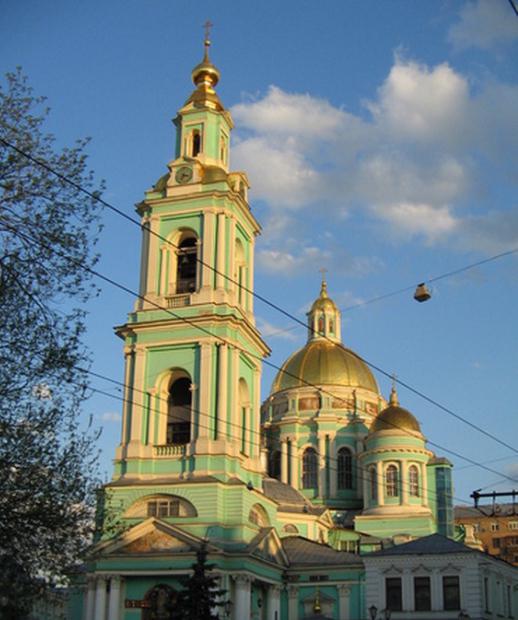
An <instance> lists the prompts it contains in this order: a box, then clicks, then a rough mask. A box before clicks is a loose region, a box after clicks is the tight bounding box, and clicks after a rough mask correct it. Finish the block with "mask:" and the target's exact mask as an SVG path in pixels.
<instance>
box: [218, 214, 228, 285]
mask: <svg viewBox="0 0 518 620" xmlns="http://www.w3.org/2000/svg"><path fill="white" fill-rule="evenodd" d="M225 226H226V218H225V213H224V211H221V213H218V244H217V249H216V252H217V254H216V270H217V271H216V288H220V289H223V288H225V255H226V251H225V250H226V247H225Z"/></svg>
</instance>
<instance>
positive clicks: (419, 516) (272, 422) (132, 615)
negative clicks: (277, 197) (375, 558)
mask: <svg viewBox="0 0 518 620" xmlns="http://www.w3.org/2000/svg"><path fill="white" fill-rule="evenodd" d="M218 80H219V72H218V70H217V69H216V68H215V67H214V66H213V65H212V64H211V63H210V61H209V59H208V56H207V54H206V55H205V58H204V60H203V62H202V63H200V65H198V66H197V67H196V68H195V69H194V71H193V81H194V84H195V86H196V88H195V90H194V92H193V93H192V94H191V96H190V97H189V99H188V100H187V102H186V103H185V105H184V106H183V107H182V108H181V109H180V110H179V112H178V115H177V117H176V119H175V126H176V132H177V138H176V147H175V149H176V150H175V155H174V159H173V160H172V161H171V162H169V164H168V172H167V173H166V174H165V175H164V176H162V177H161V178H160V179H159V180H158V181H157V183H156V184H155V185H154V187H153V188H152V189H150V190H149V191H147V192H146V194H145V198H144V200H143V202H141V203H140V204H139V205H138V207H137V210H138V212H139V214H140V216H141V217H142V228H143V237H142V260H141V275H140V297H139V298H138V299H137V300H136V303H135V307H134V308H133V310H132V312H130V314H129V315H128V318H127V321H126V323H125V324H123V325H121V326H119V327H117V334H118V336H119V337H120V338H121V339H122V341H123V346H124V348H123V351H124V360H125V371H124V372H125V376H124V383H125V399H124V409H123V420H122V429H121V443H120V445H119V446H118V447H117V449H116V453H115V460H114V475H113V478H112V480H111V482H109V483H108V484H106V485H105V487H104V494H103V510H102V511H101V514H102V518H103V519H104V524H105V528H104V532H105V534H104V535H103V537H102V538H101V540H99V541H98V543H97V545H96V548H95V553H94V554H92V557H91V559H90V561H89V563H88V566H87V569H88V570H87V574H86V579H85V582H84V584H83V597H82V598H83V603H82V605H83V618H84V620H94V619H95V620H137V619H143V620H146V619H150V618H152V617H161V618H162V617H164V618H165V617H170V618H176V616H175V614H174V609H173V611H172V612H171V614H170V615H169V616H165V615H162V616H160V615H157V614H159V613H162V614H164V613H165V612H164V611H163V609H160V608H159V606H160V605H161V604H162V603H160V600H162V601H163V600H166V599H167V600H169V599H170V600H173V598H171V597H174V593H175V592H178V590H179V589H180V588H181V577H183V576H185V575H186V574H188V573H189V571H190V567H191V565H192V563H193V562H194V560H195V555H196V550H197V549H198V548H199V547H200V545H201V544H202V541H204V540H206V541H208V550H209V560H210V562H211V563H213V564H214V565H215V572H216V573H217V575H218V576H219V578H220V583H221V586H222V588H223V589H225V590H226V594H225V595H224V601H228V602H229V603H231V605H230V612H229V615H227V616H226V617H229V618H231V619H232V620H249V619H252V618H253V619H257V620H295V619H298V618H306V617H307V618H309V617H312V616H314V615H315V614H318V613H320V614H321V617H327V618H336V619H340V620H351V619H360V618H366V617H367V610H366V608H365V604H364V600H365V597H364V582H365V570H364V566H363V562H362V558H361V553H364V552H369V551H373V550H376V549H378V548H379V547H380V545H381V543H382V539H387V540H392V539H394V538H395V537H396V538H397V536H398V535H399V536H409V537H415V536H422V535H425V534H430V533H433V532H436V531H438V530H439V529H440V528H443V530H444V531H447V530H448V528H449V527H450V525H451V523H450V521H451V518H450V516H451V515H450V513H449V512H448V510H449V507H451V482H450V486H448V480H449V478H448V476H449V469H450V465H449V463H448V462H447V461H445V460H444V459H443V460H441V459H435V457H434V455H433V454H432V453H431V452H430V451H429V450H428V449H427V448H426V446H425V440H424V437H423V436H422V434H421V433H420V430H419V428H418V425H417V430H415V429H414V430H412V429H408V428H406V427H405V428H399V425H398V424H397V423H396V424H395V426H394V428H392V429H391V428H390V426H389V427H388V428H380V429H378V430H375V428H374V427H375V425H376V424H377V420H378V418H379V419H381V418H382V417H383V416H384V415H385V412H386V411H388V410H389V409H390V405H389V407H388V408H387V403H386V401H385V400H384V399H383V397H382V396H381V394H380V393H379V389H378V386H377V383H376V380H375V379H374V377H373V376H372V374H371V373H370V370H369V369H368V368H367V367H366V365H365V364H363V362H359V361H358V359H359V358H357V356H356V354H354V353H353V352H351V351H349V350H347V349H344V347H343V345H342V344H341V323H340V313H339V310H338V309H337V307H336V306H335V305H334V303H333V302H332V300H330V299H329V297H328V296H327V288H326V285H325V283H323V286H322V291H321V295H320V297H319V298H318V299H317V300H316V301H315V304H314V305H313V308H312V310H311V311H310V313H309V314H308V345H307V350H304V351H302V353H300V352H299V353H300V355H301V356H302V357H303V358H304V359H302V358H300V359H299V357H300V356H299V357H297V356H298V355H299V353H296V354H294V356H292V357H291V358H290V359H289V360H288V361H287V362H286V364H285V367H286V368H285V370H284V375H285V376H283V372H282V371H281V373H280V375H279V377H278V378H277V379H276V382H275V383H274V387H273V388H272V393H271V395H270V396H269V398H268V399H267V400H266V401H265V402H264V404H263V405H262V406H261V394H260V378H261V368H262V359H263V358H264V357H265V356H267V355H268V354H269V349H268V346H267V345H266V343H265V342H264V341H263V339H262V337H261V335H260V334H259V332H258V330H257V329H256V326H255V318H254V304H253V301H254V298H253V286H254V247H255V238H256V237H257V235H258V234H260V226H259V224H258V222H257V221H256V220H255V217H254V215H253V213H252V211H251V209H250V206H249V204H248V202H247V192H248V180H247V177H246V174H245V173H243V172H231V171H230V170H229V143H230V132H231V130H232V127H233V123H232V119H231V117H230V114H229V112H228V111H227V110H225V109H224V107H223V106H222V104H221V102H220V100H219V98H218V96H217V94H216V91H215V86H216V84H217V82H218ZM315 360H316V361H315ZM297 364H298V365H297ZM303 368H304V369H303ZM290 369H291V370H290ZM303 372H304V373H314V374H313V375H311V374H309V375H308V376H307V377H306V378H305V379H301V382H299V383H297V377H299V375H300V374H301V373H303ZM308 377H309V379H308ZM290 382H291V383H290ZM391 404H392V405H393V404H394V403H393V402H392V401H391ZM409 415H411V414H409ZM416 424H417V422H416ZM409 430H410V432H409ZM308 455H309V457H310V458H309V457H308ZM434 459H435V460H434ZM391 466H392V467H396V468H397V471H398V472H399V478H397V480H396V481H395V482H394V484H393V485H392V487H390V488H389V487H388V486H387V481H386V476H387V471H389V470H388V468H389V467H391ZM374 471H375V472H376V475H377V478H376V479H375V480H374V478H372V477H370V476H373V475H374V474H372V472H374ZM391 471H392V470H391ZM415 471H417V472H418V480H417V482H416V480H415V476H414V473H415ZM410 472H412V473H410ZM391 484H392V483H391ZM394 485H395V486H394ZM439 490H441V492H443V491H446V495H445V494H444V493H443V495H442V496H440V497H439V495H437V493H438V492H439ZM448 493H450V495H448ZM450 512H451V511H450ZM448 531H449V530H448ZM385 542H386V540H385ZM168 597H169V599H168ZM224 601H222V602H224ZM74 604H77V600H75V603H74ZM157 606H158V607H157ZM164 609H165V608H164ZM227 609H228V605H227ZM221 610H223V607H222V608H221ZM221 610H220V611H221ZM152 614H155V616H153V615H152ZM220 617H221V618H223V617H224V614H223V611H221V614H220Z"/></svg>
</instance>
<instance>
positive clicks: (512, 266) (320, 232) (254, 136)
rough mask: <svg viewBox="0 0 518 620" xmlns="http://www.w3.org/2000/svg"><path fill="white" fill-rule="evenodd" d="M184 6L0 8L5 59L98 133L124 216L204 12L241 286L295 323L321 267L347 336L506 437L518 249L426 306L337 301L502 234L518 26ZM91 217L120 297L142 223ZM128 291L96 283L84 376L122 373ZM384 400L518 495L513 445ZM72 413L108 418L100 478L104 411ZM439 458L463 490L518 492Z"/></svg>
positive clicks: (515, 146) (1, 61)
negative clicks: (231, 126) (248, 236)
mask: <svg viewBox="0 0 518 620" xmlns="http://www.w3.org/2000/svg"><path fill="white" fill-rule="evenodd" d="M195 6H196V10H195V11H194V10H193V9H192V5H189V4H187V3H180V2H175V1H167V2H166V1H162V0H151V1H148V2H144V1H140V2H137V1H135V0H124V1H119V0H112V1H110V2H101V1H98V0H90V2H78V1H76V0H72V1H71V0H67V1H65V0H54V1H53V2H51V3H43V2H38V1H36V0H25V1H23V2H12V1H7V0H0V14H1V15H2V19H1V22H0V69H1V70H2V73H5V72H6V71H8V70H11V69H13V68H14V67H15V66H16V65H21V66H22V67H23V68H24V70H25V72H26V73H27V74H28V76H29V78H30V81H31V83H32V85H33V86H34V89H35V91H36V92H37V93H39V94H45V95H47V96H48V98H49V105H50V107H51V109H52V113H51V117H50V121H49V130H51V131H52V132H54V133H55V135H56V137H57V140H58V142H59V143H60V144H68V143H70V142H72V141H73V140H74V139H75V138H77V137H82V136H91V137H92V142H91V145H90V147H89V153H90V161H91V166H92V168H93V169H94V170H95V171H96V173H97V174H98V176H99V177H100V178H101V177H102V178H104V179H106V182H107V192H106V194H105V197H106V199H107V200H109V201H110V202H112V203H113V204H115V205H116V206H117V207H119V208H121V209H123V210H125V211H126V212H127V213H129V214H132V213H133V205H134V204H135V203H136V202H137V201H139V200H140V199H141V198H142V196H143V192H144V190H145V189H147V188H148V187H150V186H151V185H152V183H153V182H154V181H155V180H156V179H158V178H159V177H160V176H161V175H162V174H163V172H164V171H165V165H166V163H167V162H168V161H169V160H170V159H171V157H172V154H173V144H174V135H173V127H172V124H171V119H172V118H173V117H174V115H175V112H176V110H177V109H178V108H179V107H180V106H181V105H182V104H183V102H184V101H185V99H186V98H187V96H188V95H189V93H190V92H191V90H192V84H191V82H190V72H191V69H192V68H193V67H194V65H195V64H197V63H198V62H199V60H200V59H201V55H202V40H203V30H202V27H201V25H202V24H203V22H204V21H205V20H206V19H208V18H209V19H210V20H211V21H212V22H213V23H214V28H213V34H212V40H213V45H212V48H211V56H212V60H213V61H214V63H215V64H216V65H217V66H218V68H219V69H220V70H221V73H222V79H221V82H220V84H219V85H218V93H219V95H220V97H221V99H222V101H223V102H224V103H225V105H226V106H227V107H228V108H230V109H231V111H232V114H233V117H234V121H235V124H236V129H235V131H234V136H233V147H232V153H231V167H232V168H234V169H244V170H246V171H247V172H248V174H249V177H250V180H251V184H252V190H251V194H250V198H251V205H252V209H253V210H254V213H255V214H256V216H257V217H258V219H259V220H260V222H261V223H262V225H263V236H262V238H261V240H260V241H259V242H258V245H257V257H256V268H257V273H256V290H257V291H258V292H259V293H261V294H262V295H263V296H266V297H268V298H269V299H271V300H272V301H274V302H276V303H278V304H280V305H281V306H282V307H283V308H285V309H286V310H288V311H289V312H291V313H294V314H296V315H297V316H298V317H300V318H304V312H305V309H306V308H307V306H308V304H309V303H310V302H311V301H312V299H313V298H314V297H315V296H316V295H317V293H318V288H319V278H320V274H319V272H318V270H319V269H320V268H321V267H325V268H327V269H328V280H329V289H330V293H331V295H332V296H333V297H334V299H335V300H336V301H337V302H338V303H339V305H340V307H342V308H343V309H344V313H343V330H342V333H343V340H344V343H345V344H346V345H347V346H349V347H351V348H353V349H354V350H355V351H357V352H358V353H359V354H360V355H362V356H363V357H364V358H365V359H366V360H368V361H369V362H372V363H374V364H376V365H377V366H379V367H380V368H382V369H384V370H385V371H386V372H388V373H396V374H397V375H398V377H400V379H401V380H402V381H404V382H405V383H407V384H409V385H411V386H413V387H414V388H415V389H417V390H419V391H421V392H423V393H424V394H426V395H427V396H428V397H430V398H432V399H434V400H436V401H438V402H439V403H441V404H443V405H444V406H446V407H448V408H450V409H451V410H453V411H454V412H455V413H457V414H459V415H461V416H463V417H465V418H467V419H469V420H470V421H472V422H473V423H474V424H476V425H479V426H480V427H482V428H484V429H486V430H488V431H489V432H491V433H492V434H494V435H496V436H497V437H500V438H502V439H503V440H504V441H507V442H508V443H510V444H512V445H513V446H514V445H516V449H517V450H518V441H516V439H515V438H516V437H517V436H518V405H517V401H516V397H515V394H514V389H515V386H516V385H517V383H518V365H517V361H518V356H517V353H516V351H517V349H518V346H517V345H518V329H517V325H516V318H515V317H516V310H515V308H516V306H517V303H518V291H517V281H518V263H517V258H516V256H511V257H508V258H504V259H502V260H499V261H495V262H492V263H489V264H487V265H485V266H482V267H479V268H477V269H474V270H471V271H468V272H465V273H463V274H461V275H458V276H455V277H451V278H446V279H444V280H440V281H438V282H437V283H435V284H434V286H433V298H432V300H431V301H430V302H428V303H426V304H417V303H415V302H414V301H413V300H412V296H411V294H410V293H405V294H399V295H395V296H393V297H390V298H387V299H385V300H382V301H378V302H375V303H369V304H366V305H360V306H359V307H356V308H351V309H350V310H347V308H348V307H349V306H355V305H357V304H362V303H363V302H365V301H369V300H371V299H373V298H376V297H378V296H380V295H383V294H385V293H389V292H392V291H395V290H399V289H401V288H405V287H408V286H413V285H415V284H417V283H418V282H420V281H422V280H426V279H429V278H432V277H434V276H437V275H440V274H443V273H445V272H449V271H451V270H454V269H456V268H457V267H461V266H463V265H466V264H469V263H472V262H476V261H478V260H481V259H483V258H485V257H487V256H491V255H492V254H496V253H498V252H502V251H505V250H508V249H511V248H516V247H518V211H517V206H518V205H517V198H516V190H517V186H518V165H517V162H518V115H517V114H516V111H517V110H518V62H517V59H518V17H516V16H514V14H513V13H512V10H511V7H510V6H509V3H508V2H507V0H474V1H470V2H462V1H460V0H459V1H448V0H442V1H441V0H436V1H435V2H425V1H424V0H423V1H420V2H411V1H409V0H408V1H402V0H392V1H391V2H381V1H377V2H375V1H373V0H365V1H362V2H360V1H355V2H352V1H350V2H343V1H331V0H329V1H327V2H321V3H314V2H305V1H301V0H298V1H283V2H273V1H263V2H260V3H259V2H254V3H252V2H234V1H227V2H218V3H216V2H206V1H205V2H203V1H202V2H198V3H196V5H195ZM104 222H105V230H104V233H103V236H102V239H101V242H100V251H101V253H102V259H101V263H100V270H101V271H102V272H103V273H106V274H107V275H109V276H110V277H112V278H114V279H116V280H118V281H120V282H121V283H123V284H125V285H126V286H128V287H131V288H136V286H137V282H138V268H139V253H140V247H139V245H140V239H139V234H138V230H137V228H136V227H133V226H132V225H131V224H128V223H127V222H125V221H123V220H122V219H120V218H118V217H117V216H115V215H113V214H110V213H105V215H104ZM132 304H133V299H131V298H130V297H129V296H128V295H125V294H123V293H121V292H117V291H115V290H113V289H110V288H108V287H103V292H102V294H101V296H100V297H99V298H98V299H97V300H95V302H92V303H91V304H90V307H89V310H90V317H89V331H88V343H89V345H90V347H91V348H92V351H93V358H94V364H93V369H94V370H96V371H98V372H100V373H103V374H106V375H108V376H111V377H113V378H115V379H119V380H122V376H123V372H122V347H121V342H120V341H119V340H118V339H117V338H116V337H115V336H114V335H113V331H112V327H113V326H114V325H117V324H121V323H123V322H124V320H125V316H126V313H127V312H128V311H130V310H131V308H132ZM256 314H257V320H258V325H259V327H260V328H262V330H263V333H264V335H265V337H266V339H267V341H268V343H269V344H270V346H271V348H272V355H271V358H270V360H271V361H272V362H273V363H274V364H278V365H280V364H282V362H283V361H284V359H285V358H286V357H287V356H288V355H289V354H290V353H291V352H292V351H293V350H294V349H295V348H297V347H299V346H301V345H302V344H303V342H304V340H305V332H304V330H303V329H302V328H294V324H293V323H292V322H290V320H289V319H287V318H286V317H283V316H282V315H279V314H276V313H275V312H273V311H272V310H271V309H269V308H267V307H264V306H263V305H261V304H260V303H259V302H256ZM279 330H281V331H279ZM273 372H274V371H272V370H270V369H267V368H266V369H265V373H264V380H263V393H264V395H265V396H266V395H267V393H268V390H269V387H270V384H271V381H272V379H273ZM377 378H378V381H379V384H380V387H381V389H382V391H383V392H384V394H385V395H388V391H389V383H390V382H389V380H388V379H387V378H386V377H384V376H383V375H379V374H377ZM94 385H95V387H98V388H100V389H104V390H107V391H109V392H110V393H113V394H114V395H115V396H120V394H119V393H118V392H117V390H115V389H113V386H109V385H107V384H103V383H102V382H101V381H98V380H96V381H95V382H94ZM400 400H401V403H402V405H403V406H405V407H407V408H408V409H410V410H411V411H413V412H414V414H415V415H416V416H417V417H418V418H419V420H420V421H421V424H422V428H423V431H424V433H425V434H426V435H427V437H428V438H429V439H430V440H432V441H433V442H435V443H437V444H440V445H441V446H444V448H449V449H451V450H454V451H456V452H459V453H461V454H463V455H466V456H468V457H469V458H471V459H474V460H476V461H480V462H484V463H486V462H490V461H494V460H495V459H500V460H497V461H495V462H492V463H489V466H490V467H492V468H494V469H495V470H497V471H498V472H501V473H502V474H506V475H516V478H517V482H516V484H515V485H514V486H516V487H518V453H516V452H513V451H511V450H508V449H505V448H503V447H502V446H501V445H499V444H498V443H496V442H494V441H492V440H490V439H489V438H488V437H486V436H483V435H481V434H480V433H478V432H476V431H474V430H473V429H470V428H469V427H467V426H466V425H464V424H463V423H462V422H460V421H458V420H455V419H453V418H452V417H451V416H449V415H447V414H446V413H444V412H443V411H441V410H440V409H438V408H437V407H435V406H433V405H431V404H430V403H428V402H426V401H425V400H423V399H421V398H419V397H418V396H416V395H415V394H412V393H411V392H409V391H407V390H405V389H403V388H401V389H400ZM87 413H93V414H94V416H95V418H96V420H97V422H98V424H99V425H102V426H103V433H102V435H101V438H100V440H99V443H100V447H101V449H102V454H103V456H102V467H103V470H105V471H106V472H109V471H110V468H111V465H110V459H111V458H112V456H113V451H114V447H115V444H116V443H117V442H118V438H119V425H120V402H118V401H117V400H112V399H109V398H107V397H100V396H99V395H95V396H93V397H92V399H91V400H90V401H89V402H87V403H85V415H86V414H87ZM437 452H438V453H440V454H445V455H448V454H447V452H446V451H444V450H441V449H437ZM450 458H451V460H452V461H453V462H454V464H455V467H456V473H455V486H456V496H457V497H459V498H467V497H468V496H469V493H471V491H473V490H474V489H477V488H480V487H486V486H488V489H489V490H492V489H493V488H496V489H503V488H511V487H512V486H513V483H512V482H511V481H506V482H504V483H503V484H499V485H498V484H497V482H498V481H499V480H500V478H499V476H498V475H497V474H495V473H490V472H487V471H484V470H481V469H478V468H476V467H473V466H470V467H466V463H465V462H463V461H462V460H461V459H458V458H456V457H452V456H450Z"/></svg>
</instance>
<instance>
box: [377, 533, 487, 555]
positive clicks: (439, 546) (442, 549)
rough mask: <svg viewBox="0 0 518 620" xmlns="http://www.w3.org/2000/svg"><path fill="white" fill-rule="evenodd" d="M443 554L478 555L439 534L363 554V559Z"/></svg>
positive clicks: (472, 550)
mask: <svg viewBox="0 0 518 620" xmlns="http://www.w3.org/2000/svg"><path fill="white" fill-rule="evenodd" d="M443 553H478V552H477V551H475V550H474V549H470V548H469V547H466V545H463V544H462V543H459V542H455V541H454V540H451V539H450V538H446V536H442V535H441V534H431V535H430V536H424V537H423V538H417V539H416V540H411V541H410V542H407V543H403V544H401V545H395V546H394V547H389V548H388V549H382V550H381V551H374V552H373V553H367V554H365V557H380V556H385V555H439V554H443Z"/></svg>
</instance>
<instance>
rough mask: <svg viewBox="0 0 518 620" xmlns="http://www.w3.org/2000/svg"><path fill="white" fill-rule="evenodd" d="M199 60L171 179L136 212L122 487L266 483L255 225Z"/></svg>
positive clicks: (209, 70) (214, 77)
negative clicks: (137, 265)
mask: <svg viewBox="0 0 518 620" xmlns="http://www.w3.org/2000/svg"><path fill="white" fill-rule="evenodd" d="M209 46H210V41H209V38H208V35H206V38H205V42H204V56H203V60H202V62H201V63H199V64H198V65H197V66H196V67H195V68H194V69H193V71H192V79H193V82H194V86H195V89H194V91H193V92H192V94H191V95H190V96H189V98H188V99H187V101H186V102H185V104H184V105H183V107H182V108H181V109H180V110H179V111H178V114H177V116H176V118H175V119H174V125H175V128H176V143H175V144H176V146H175V153H174V159H173V160H172V161H170V162H169V164H168V166H167V167H168V172H167V173H166V174H165V175H163V176H162V177H161V178H160V179H159V180H158V181H157V183H156V184H155V185H154V186H153V187H152V188H151V189H149V190H148V191H147V192H146V193H145V198H144V200H143V201H142V202H141V203H140V204H138V205H137V211H138V213H139V214H140V216H141V218H142V231H143V240H142V258H141V275H140V297H139V298H138V300H137V301H136V304H135V308H134V311H133V312H132V313H131V314H130V315H129V317H128V321H127V322H126V323H125V324H124V325H122V326H120V327H118V328H117V333H118V335H119V336H120V337H121V338H123V339H124V343H125V346H124V353H125V361H126V370H125V385H126V394H125V406H124V412H123V422H122V437H121V443H120V446H119V447H118V449H117V454H116V460H115V478H123V479H124V478H125V479H140V480H142V479H153V478H157V477H160V478H163V477H164V476H165V477H168V478H171V479H173V480H174V479H181V480H190V479H193V480H194V479H196V478H203V477H205V478H206V477H207V476H212V477H215V478H217V479H219V480H222V481H226V480H228V479H229V478H236V477H237V478H239V479H241V480H242V481H243V482H245V483H247V484H248V483H249V482H251V483H252V484H254V485H255V484H259V481H260V476H261V473H262V465H261V463H262V460H261V454H260V442H259V432H260V413H259V403H260V376H261V360H262V358H263V357H264V356H265V355H267V354H268V352H269V350H268V347H267V346H266V344H265V343H264V342H263V340H262V338H261V337H260V335H259V333H258V331H257V329H256V328H255V321H254V315H253V295H252V290H253V282H254V244H255V237H256V236H257V235H258V234H259V232H260V227H259V224H258V223H257V221H256V219H255V217H254V215H253V214H252V212H251V210H250V206H249V205H248V202H247V191H248V179H247V177H246V174H245V173H243V172H231V171H230V169H229V142H230V132H231V130H232V127H233V123H232V118H231V115H230V113H229V112H228V111H227V110H226V109H225V108H224V106H223V105H222V103H221V101H220V99H219V97H218V95H217V93H216V91H215V87H216V85H217V83H218V81H219V79H220V73H219V71H218V69H217V68H216V67H215V66H214V65H213V64H212V62H211V61H210V58H209Z"/></svg>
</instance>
